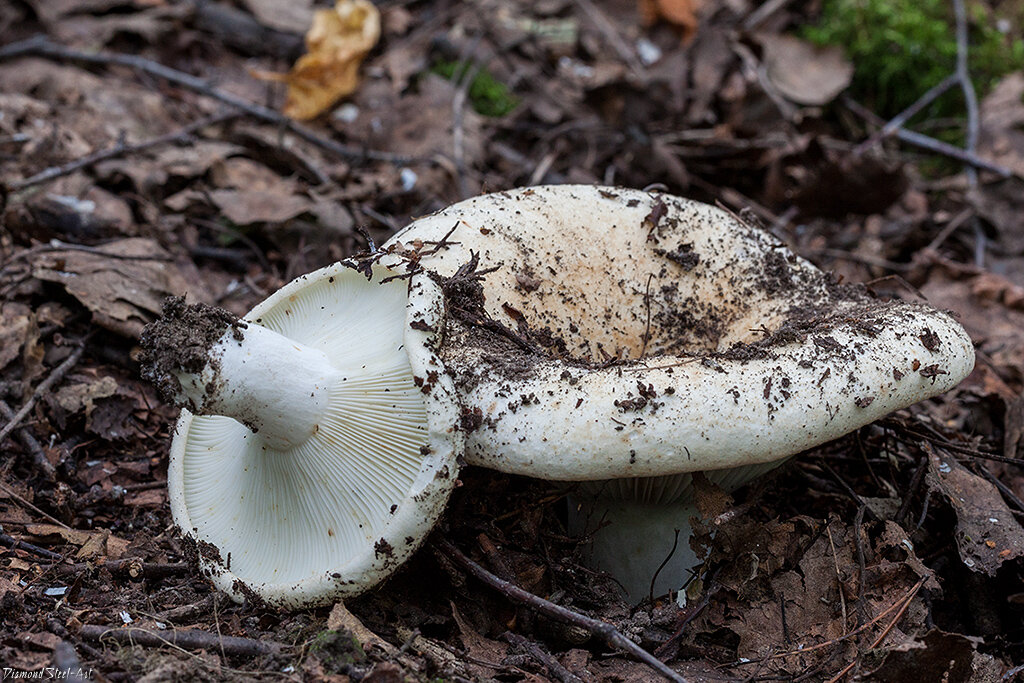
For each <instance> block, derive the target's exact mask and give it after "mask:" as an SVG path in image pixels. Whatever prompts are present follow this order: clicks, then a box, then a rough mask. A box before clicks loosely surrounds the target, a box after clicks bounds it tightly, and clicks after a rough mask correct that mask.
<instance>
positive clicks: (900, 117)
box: [852, 74, 958, 156]
mask: <svg viewBox="0 0 1024 683" xmlns="http://www.w3.org/2000/svg"><path fill="white" fill-rule="evenodd" d="M957 82H958V78H957V76H956V75H955V74H954V75H950V76H946V78H944V79H943V80H942V82H941V83H939V84H938V85H935V86H932V87H931V88H929V89H928V92H926V93H925V94H923V95H921V97H919V98H918V99H917V101H916V102H914V103H913V104H912V105H910V106H909V107H907V108H906V109H904V110H903V111H901V112H900V113H899V114H897V115H896V116H894V117H893V118H891V119H890V120H889V122H888V123H887V124H885V125H884V126H882V127H881V128H879V129H878V130H877V131H876V132H875V133H874V134H873V135H871V136H870V137H868V139H867V140H865V141H864V142H862V143H860V144H859V145H857V146H856V147H854V148H853V152H852V153H853V154H854V155H855V156H860V155H861V154H863V153H864V152H866V151H867V150H868V149H870V148H871V147H874V146H875V145H877V144H878V143H879V142H881V141H882V140H884V139H886V138H887V137H889V136H891V135H892V134H893V133H895V132H896V131H898V130H900V129H901V128H903V126H904V125H905V124H906V123H907V121H909V120H910V119H912V118H913V117H914V116H916V115H917V114H918V113H919V112H920V111H921V110H922V109H924V108H925V107H927V106H928V105H929V104H931V103H932V102H934V101H935V99H936V98H938V97H939V96H940V95H942V94H943V93H945V92H946V91H947V90H949V89H950V88H952V87H953V86H954V85H956V84H957Z"/></svg>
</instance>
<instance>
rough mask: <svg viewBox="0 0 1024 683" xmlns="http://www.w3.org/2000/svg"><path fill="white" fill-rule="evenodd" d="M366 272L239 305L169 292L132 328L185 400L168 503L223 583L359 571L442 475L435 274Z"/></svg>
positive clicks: (447, 471)
mask: <svg viewBox="0 0 1024 683" xmlns="http://www.w3.org/2000/svg"><path fill="white" fill-rule="evenodd" d="M368 274H369V275H370V279H367V277H364V275H363V274H362V273H360V272H357V271H355V270H354V269H352V268H351V267H348V266H345V265H342V264H338V265H334V266H330V267H328V268H324V269H322V270H319V271H316V272H315V273H310V274H309V275H305V276H303V277H301V278H299V279H297V280H295V281H293V282H291V283H290V284H288V285H287V286H285V287H284V288H282V289H281V290H279V291H278V292H277V293H275V294H274V295H273V296H271V297H270V298H269V299H267V300H266V301H264V302H263V303H261V304H260V305H259V306H257V307H256V308H255V309H253V310H252V312H251V313H250V314H249V315H248V316H247V317H246V320H245V321H235V320H233V319H232V317H231V316H230V315H229V314H227V313H226V312H224V311H219V309H211V308H208V307H205V308H204V307H187V306H185V305H184V303H183V302H182V301H181V300H173V301H171V302H169V304H168V305H166V306H165V312H164V318H163V319H162V320H161V321H159V322H157V323H154V324H153V325H151V326H150V327H149V328H147V330H146V332H145V334H144V336H143V345H144V347H146V348H147V349H148V351H147V353H148V355H149V367H148V369H147V374H148V376H149V377H150V378H151V379H154V380H155V381H156V382H157V383H158V384H159V385H162V388H163V389H164V393H165V394H169V395H172V396H173V397H174V398H175V400H176V402H178V403H179V404H183V405H187V406H188V407H189V410H182V414H181V418H180V419H179V421H178V425H177V429H176V431H175V437H174V442H173V444H172V447H171V458H170V466H169V471H168V487H169V490H170V500H171V512H172V513H173V516H174V520H175V523H176V524H177V525H178V527H179V528H180V529H181V530H182V531H183V533H184V534H185V535H186V536H187V537H189V538H191V539H193V540H194V541H195V542H196V547H197V551H198V554H199V562H200V565H201V567H202V569H203V571H204V573H206V574H207V575H208V576H210V578H211V579H212V580H213V581H214V583H215V584H216V585H217V586H218V587H219V588H221V589H222V590H224V591H226V592H228V593H230V594H231V595H232V596H234V597H235V598H236V599H242V598H243V597H249V598H258V599H261V600H264V601H266V602H269V603H272V604H277V605H282V606H293V607H294V606H300V605H305V604H316V603H320V602H325V601H329V600H331V599H333V598H335V597H338V596H342V595H347V594H355V593H360V592H362V591H364V590H366V589H368V588H370V587H372V586H373V585H375V584H376V583H378V582H379V581H380V580H382V579H383V578H384V577H386V576H387V575H388V574H389V573H390V572H391V571H393V570H394V569H395V568H396V567H397V566H398V565H399V564H400V563H401V562H402V561H404V560H405V559H406V558H407V557H408V556H409V555H410V554H411V553H412V552H413V551H414V550H415V549H416V548H417V547H418V546H419V544H420V542H421V541H422V540H423V538H424V537H425V536H426V533H427V531H429V530H430V528H431V527H432V526H433V524H434V522H435V521H436V520H437V517H438V516H439V515H440V513H441V511H442V510H443V508H444V505H445V503H446V502H447V500H448V496H449V494H450V492H451V489H452V487H453V486H454V482H455V479H456V475H457V465H456V462H455V458H456V455H457V454H458V453H461V451H462V435H461V433H459V432H457V431H455V430H452V429H451V426H452V425H453V424H454V423H455V421H456V420H457V419H458V414H459V413H458V406H457V403H456V401H455V397H454V392H453V390H452V385H451V379H450V378H449V376H448V375H447V374H445V373H444V372H443V368H442V367H441V366H440V364H439V363H438V360H437V358H436V356H435V355H434V354H433V352H432V351H431V347H432V345H433V344H434V343H435V342H434V339H435V336H436V335H435V333H434V332H433V331H432V330H434V329H437V328H438V326H439V323H440V322H441V320H442V317H443V307H442V305H441V294H440V291H439V290H438V288H437V286H436V285H435V284H434V283H433V282H432V281H431V280H429V279H427V278H420V279H418V280H417V282H416V283H414V284H410V283H409V282H408V281H406V280H405V279H401V278H399V279H393V280H390V281H388V280H387V278H388V277H389V276H391V275H397V274H398V273H394V272H391V271H389V270H387V269H386V268H383V267H375V268H373V269H372V271H371V272H369V273H368ZM425 378H428V379H425Z"/></svg>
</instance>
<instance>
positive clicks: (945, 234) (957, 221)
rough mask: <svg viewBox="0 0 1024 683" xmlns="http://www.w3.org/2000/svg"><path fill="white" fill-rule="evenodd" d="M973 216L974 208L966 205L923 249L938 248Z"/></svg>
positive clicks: (932, 249)
mask: <svg viewBox="0 0 1024 683" xmlns="http://www.w3.org/2000/svg"><path fill="white" fill-rule="evenodd" d="M973 217H974V208H973V207H970V206H968V207H965V208H964V209H963V210H962V211H961V212H960V213H958V214H957V215H955V216H953V217H952V218H951V219H950V220H949V222H948V223H946V226H945V227H944V228H942V230H940V231H939V234H938V235H936V236H935V239H933V240H932V241H931V242H929V243H928V246H927V247H925V248H924V249H923V250H922V251H935V250H937V249H938V248H939V247H940V246H941V245H942V243H943V242H945V241H946V240H947V239H948V238H949V236H950V235H952V234H953V233H954V232H956V231H957V229H958V228H959V227H960V226H961V225H963V224H964V223H966V222H967V221H968V220H970V219H971V218H973Z"/></svg>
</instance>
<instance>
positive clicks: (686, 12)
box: [640, 0, 700, 39]
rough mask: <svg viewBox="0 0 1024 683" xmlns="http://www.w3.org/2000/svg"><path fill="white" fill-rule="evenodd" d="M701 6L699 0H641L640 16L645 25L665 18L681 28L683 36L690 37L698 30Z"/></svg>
mask: <svg viewBox="0 0 1024 683" xmlns="http://www.w3.org/2000/svg"><path fill="white" fill-rule="evenodd" d="M699 8H700V2H699V0H640V18H641V20H642V21H643V23H644V25H645V26H650V25H652V24H654V23H655V22H656V21H658V20H659V19H664V20H665V21H667V22H668V23H670V24H672V25H673V26H676V27H677V28H679V29H681V30H682V32H683V37H684V38H686V39H689V38H690V37H692V36H693V34H694V33H696V31H697V24H698V22H697V10H698V9H699Z"/></svg>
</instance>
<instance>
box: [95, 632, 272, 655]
mask: <svg viewBox="0 0 1024 683" xmlns="http://www.w3.org/2000/svg"><path fill="white" fill-rule="evenodd" d="M79 635H80V636H81V637H82V638H83V639H84V640H93V641H100V642H103V641H107V640H110V641H113V642H115V643H120V644H125V645H142V646H143V647H162V646H164V645H172V646H175V647H179V648H182V649H185V650H213V651H223V653H224V654H226V655H230V656H233V657H259V656H264V655H276V654H279V653H280V652H281V651H282V650H284V649H286V648H287V647H288V646H287V645H284V644H282V643H276V642H274V641H272V640H255V639H253V638H238V637H235V636H222V637H219V638H218V637H217V636H216V635H214V634H212V633H208V632H206V631H200V630H198V629H183V630H181V631H151V630H149V629H144V628H108V627H106V626H98V625H96V624H86V625H85V626H82V629H81V630H80V631H79Z"/></svg>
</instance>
